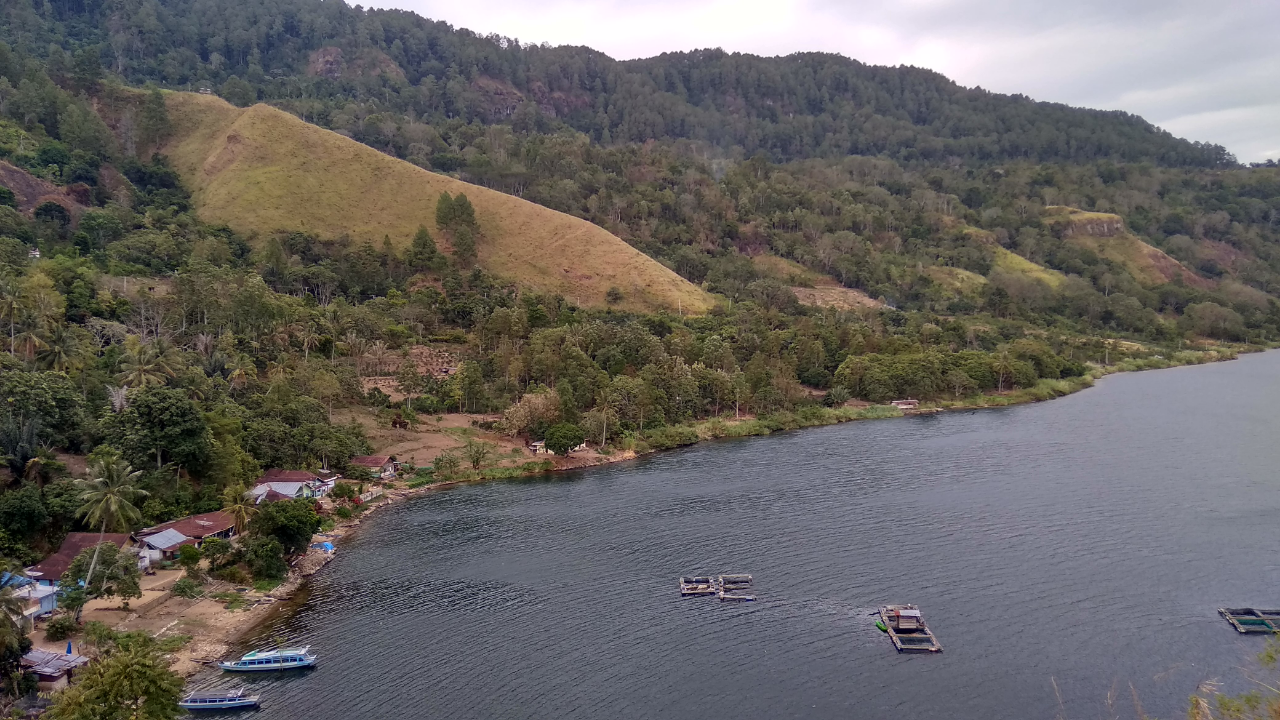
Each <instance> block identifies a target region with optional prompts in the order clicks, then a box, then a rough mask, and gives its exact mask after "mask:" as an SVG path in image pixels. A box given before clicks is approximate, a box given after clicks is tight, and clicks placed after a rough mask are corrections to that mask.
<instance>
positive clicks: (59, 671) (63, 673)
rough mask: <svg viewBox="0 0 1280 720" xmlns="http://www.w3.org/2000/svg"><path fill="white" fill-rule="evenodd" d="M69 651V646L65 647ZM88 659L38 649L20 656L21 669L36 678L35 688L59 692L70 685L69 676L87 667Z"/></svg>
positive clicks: (81, 656)
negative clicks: (24, 669)
mask: <svg viewBox="0 0 1280 720" xmlns="http://www.w3.org/2000/svg"><path fill="white" fill-rule="evenodd" d="M67 649H68V650H70V649H71V646H70V645H67ZM88 664H89V658H87V657H85V656H83V655H72V654H71V653H69V652H68V653H66V654H63V653H56V652H49V651H48V650H41V649H39V648H32V649H31V651H30V652H28V653H27V654H26V655H23V656H22V667H24V668H26V669H27V670H29V671H31V672H32V673H34V674H35V676H36V687H37V688H39V689H40V690H45V691H53V690H61V689H62V688H64V687H66V686H67V685H68V684H70V681H71V676H72V675H73V674H74V673H75V671H76V670H78V669H79V668H81V667H83V666H85V665H88Z"/></svg>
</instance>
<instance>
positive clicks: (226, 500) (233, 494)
mask: <svg viewBox="0 0 1280 720" xmlns="http://www.w3.org/2000/svg"><path fill="white" fill-rule="evenodd" d="M222 509H223V511H224V512H227V513H230V515H231V519H232V520H234V521H235V524H236V534H237V535H239V534H240V533H242V532H244V529H245V528H246V527H248V525H249V520H250V519H252V518H253V516H254V514H255V513H257V512H258V508H257V507H256V506H254V504H253V500H252V499H251V498H250V497H249V491H248V490H247V489H245V487H244V486H243V485H232V486H231V487H229V488H227V489H226V490H223V491H222Z"/></svg>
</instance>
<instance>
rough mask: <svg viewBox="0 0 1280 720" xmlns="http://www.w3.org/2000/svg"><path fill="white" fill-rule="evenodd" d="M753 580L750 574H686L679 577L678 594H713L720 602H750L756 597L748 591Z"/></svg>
mask: <svg viewBox="0 0 1280 720" xmlns="http://www.w3.org/2000/svg"><path fill="white" fill-rule="evenodd" d="M753 582H754V579H753V578H752V577H751V576H750V575H744V574H731V575H686V576H684V577H681V578H680V595H681V596H682V597H697V596H700V595H715V596H717V597H719V598H720V600H721V601H722V602H750V601H752V600H755V599H756V596H755V595H752V594H751V593H750V592H749V591H750V590H751V586H752V583H753Z"/></svg>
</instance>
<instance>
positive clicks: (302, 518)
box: [249, 499, 320, 555]
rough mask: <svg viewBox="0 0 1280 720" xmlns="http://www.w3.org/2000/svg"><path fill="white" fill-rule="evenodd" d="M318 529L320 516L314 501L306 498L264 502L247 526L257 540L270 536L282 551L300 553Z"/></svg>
mask: <svg viewBox="0 0 1280 720" xmlns="http://www.w3.org/2000/svg"><path fill="white" fill-rule="evenodd" d="M319 530H320V516H319V515H317V514H316V508H315V502H314V501H312V500H308V499H298V500H281V501H280V502H273V503H265V504H263V505H262V506H261V507H260V508H259V509H258V514H257V515H256V516H254V518H253V520H252V521H251V522H250V523H249V532H250V533H252V534H253V535H256V536H258V537H274V538H276V539H277V540H279V541H280V545H281V547H283V548H284V552H286V553H289V554H291V555H292V554H295V553H300V552H302V551H304V550H306V549H307V546H308V545H310V544H311V536H312V535H315V534H316V533H317V532H319Z"/></svg>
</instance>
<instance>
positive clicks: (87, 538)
mask: <svg viewBox="0 0 1280 720" xmlns="http://www.w3.org/2000/svg"><path fill="white" fill-rule="evenodd" d="M102 542H109V543H112V544H114V545H115V546H116V547H118V548H122V549H127V548H128V547H129V546H130V545H129V536H128V535H127V534H125V533H107V534H105V535H102ZM97 544H98V533H94V532H88V533H78V532H75V533H67V537H66V539H64V540H63V541H62V545H61V547H59V548H58V552H56V553H54V554H52V555H50V556H49V557H47V558H45V559H43V560H41V561H40V562H38V563H36V564H35V565H32V566H31V567H29V568H27V577H29V578H31V579H32V580H35V581H36V583H37V584H39V585H47V586H52V585H57V584H58V580H59V579H60V578H61V577H62V573H64V572H66V571H67V568H69V567H71V563H72V561H73V560H75V559H76V556H77V555H79V554H80V553H81V552H83V551H84V550H85V548H91V547H93V546H95V545H97Z"/></svg>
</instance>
